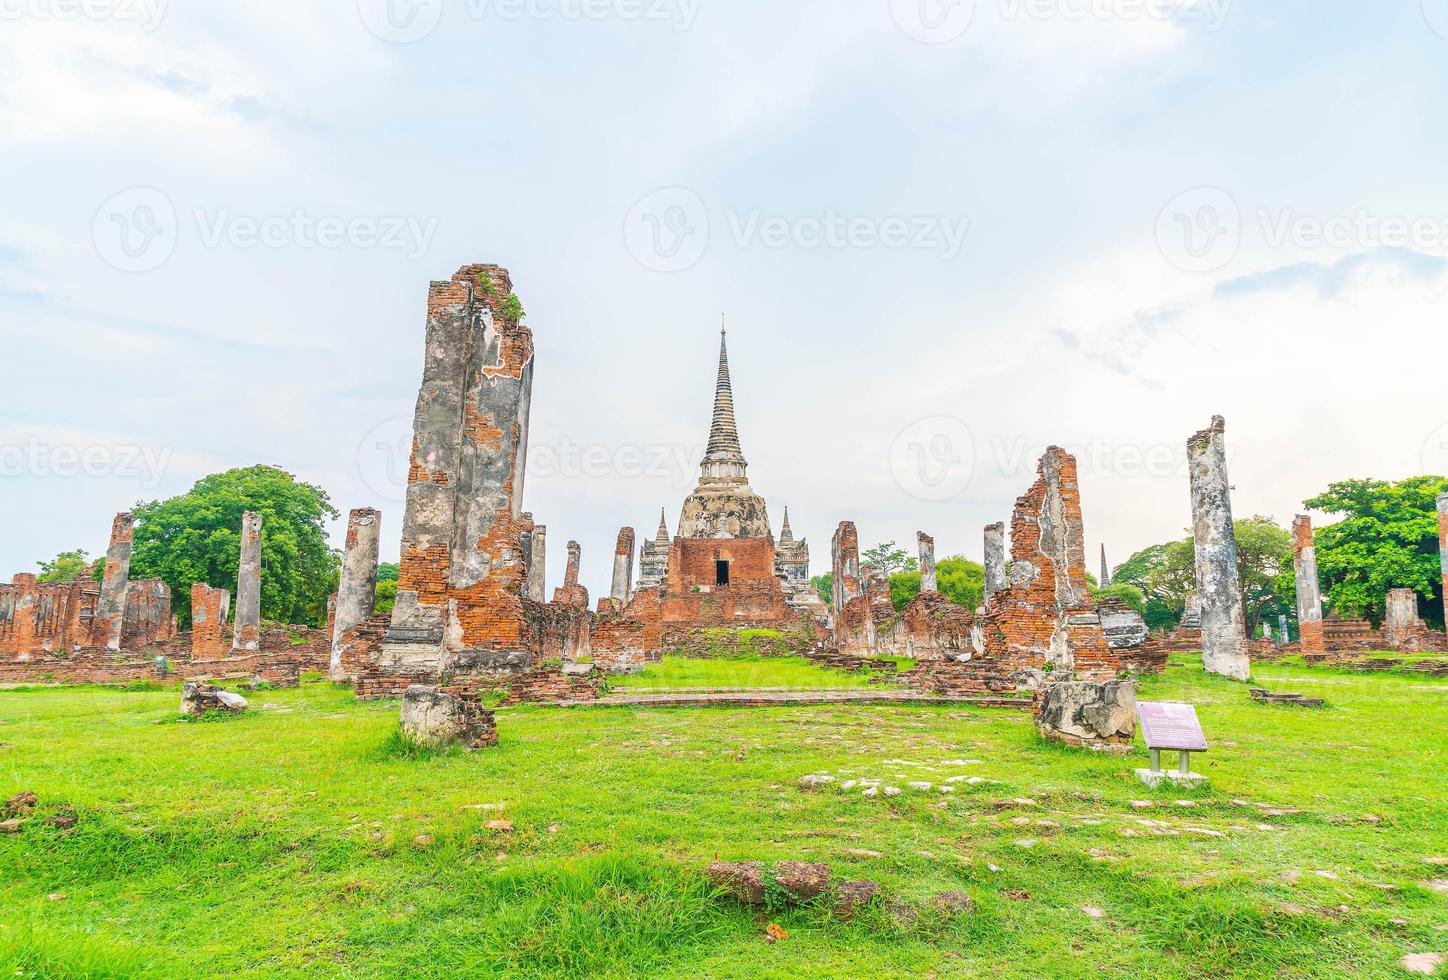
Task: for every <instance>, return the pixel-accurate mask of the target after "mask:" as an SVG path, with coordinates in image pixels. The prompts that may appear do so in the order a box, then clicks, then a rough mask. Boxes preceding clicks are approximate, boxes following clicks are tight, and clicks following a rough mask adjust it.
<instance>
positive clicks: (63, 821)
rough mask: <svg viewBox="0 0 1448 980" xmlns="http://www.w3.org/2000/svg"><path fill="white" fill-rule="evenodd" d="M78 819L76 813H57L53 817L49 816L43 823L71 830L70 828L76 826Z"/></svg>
mask: <svg viewBox="0 0 1448 980" xmlns="http://www.w3.org/2000/svg"><path fill="white" fill-rule="evenodd" d="M76 819H77V818H76V815H75V814H74V813H57V814H56V815H55V816H53V817H47V818H46V819H45V820H43V821H42V823H48V824H50V825H51V826H52V827H56V828H58V829H60V830H69V829H70V828H72V827H74V826H75V824H76Z"/></svg>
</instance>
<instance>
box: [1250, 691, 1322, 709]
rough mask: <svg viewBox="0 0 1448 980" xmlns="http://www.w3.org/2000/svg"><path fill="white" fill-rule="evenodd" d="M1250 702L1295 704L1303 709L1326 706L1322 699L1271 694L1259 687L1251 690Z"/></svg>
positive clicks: (1298, 695) (1297, 695)
mask: <svg viewBox="0 0 1448 980" xmlns="http://www.w3.org/2000/svg"><path fill="white" fill-rule="evenodd" d="M1252 700H1253V701H1266V702H1268V703H1270V704H1295V705H1298V706H1299V707H1303V708H1321V707H1323V706H1324V705H1326V704H1327V702H1326V701H1324V700H1323V699H1322V698H1305V697H1303V696H1302V695H1301V694H1273V693H1271V692H1270V691H1264V690H1262V689H1261V688H1260V687H1254V688H1252Z"/></svg>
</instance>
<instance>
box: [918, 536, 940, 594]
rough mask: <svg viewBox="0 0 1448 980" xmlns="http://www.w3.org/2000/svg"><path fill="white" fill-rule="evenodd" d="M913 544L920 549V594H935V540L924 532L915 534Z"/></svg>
mask: <svg viewBox="0 0 1448 980" xmlns="http://www.w3.org/2000/svg"><path fill="white" fill-rule="evenodd" d="M915 543H916V545H918V546H919V548H920V592H921V594H924V593H926V592H937V591H939V587H938V585H937V583H936V581H935V539H934V538H932V537H931V536H930V535H928V534H926V533H925V532H924V531H916V532H915Z"/></svg>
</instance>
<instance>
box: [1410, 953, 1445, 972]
mask: <svg viewBox="0 0 1448 980" xmlns="http://www.w3.org/2000/svg"><path fill="white" fill-rule="evenodd" d="M1445 961H1448V957H1444V956H1443V954H1442V953H1409V954H1408V955H1407V956H1404V957H1403V958H1402V959H1400V960H1398V965H1399V966H1401V967H1402V968H1403V969H1404V970H1406V971H1407V972H1409V973H1415V974H1417V975H1418V976H1423V977H1431V976H1432V975H1433V974H1435V973H1437V972H1438V967H1440V966H1442V965H1443V963H1444V962H1445Z"/></svg>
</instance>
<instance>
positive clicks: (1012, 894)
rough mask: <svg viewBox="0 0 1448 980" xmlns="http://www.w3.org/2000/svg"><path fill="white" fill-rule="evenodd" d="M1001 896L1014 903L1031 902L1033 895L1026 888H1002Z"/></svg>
mask: <svg viewBox="0 0 1448 980" xmlns="http://www.w3.org/2000/svg"><path fill="white" fill-rule="evenodd" d="M1001 894H1002V895H1004V896H1005V897H1006V898H1009V899H1010V900H1011V901H1013V902H1029V901H1030V900H1031V893H1030V892H1028V891H1026V890H1025V889H1024V888H1002V889H1001Z"/></svg>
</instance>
